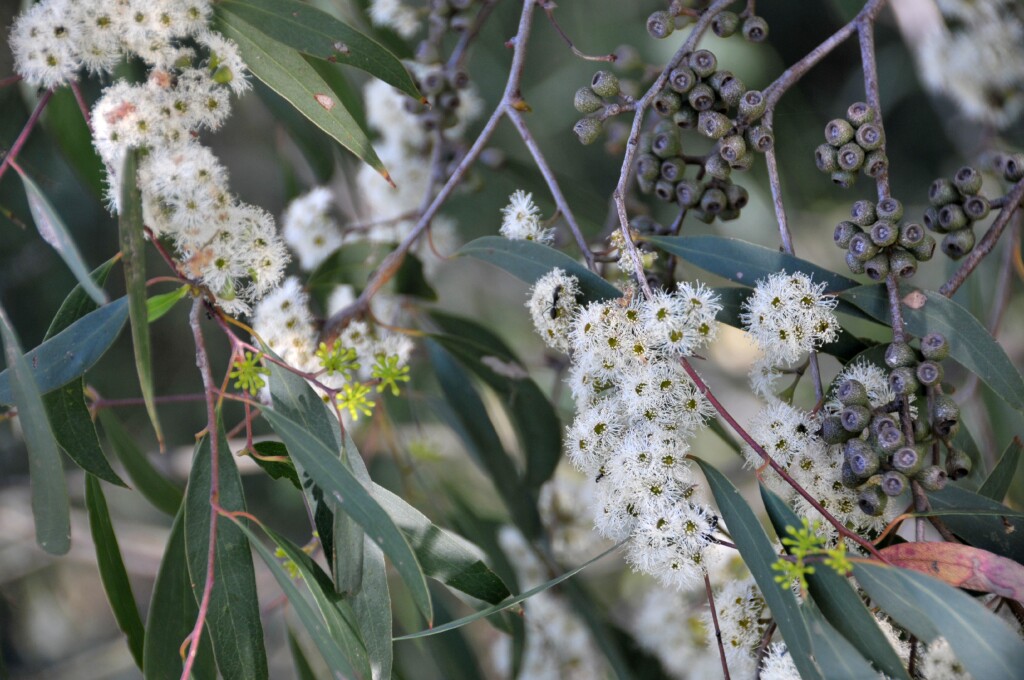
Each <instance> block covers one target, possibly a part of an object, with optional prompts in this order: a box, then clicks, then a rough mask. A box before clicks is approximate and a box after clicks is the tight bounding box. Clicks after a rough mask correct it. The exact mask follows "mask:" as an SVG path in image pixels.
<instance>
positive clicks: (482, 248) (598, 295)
mask: <svg viewBox="0 0 1024 680" xmlns="http://www.w3.org/2000/svg"><path fill="white" fill-rule="evenodd" d="M456 254H457V255H463V256H465V255H468V256H469V257H473V258H476V259H478V260H483V261H484V262H489V263H490V264H493V265H496V266H498V267H501V268H502V269H504V270H505V271H507V272H508V273H509V274H512V276H515V277H516V278H518V279H520V280H521V281H525V282H526V283H529V284H532V283H533V282H534V281H536V280H537V279H539V278H540V277H542V276H544V275H545V274H547V273H548V272H550V271H551V270H552V269H555V268H558V269H562V270H564V271H565V273H567V274H572V275H573V276H575V277H576V278H578V279H579V281H580V291H581V293H582V296H583V300H584V301H587V302H589V301H591V300H612V299H615V298H618V297H622V291H620V290H619V289H618V288H616V287H615V286H613V285H612V284H610V283H608V282H607V281H605V280H604V279H602V278H601V277H600V276H598V275H597V274H595V273H594V272H592V271H590V270H589V269H587V267H586V265H582V264H580V263H579V262H577V261H576V260H574V259H572V258H571V257H569V256H568V255H566V254H565V253H563V252H561V251H558V250H555V249H554V248H550V247H548V246H545V245H541V244H540V243H537V242H536V241H510V240H508V239H507V238H502V237H501V236H483V237H481V238H478V239H476V240H473V241H470V242H469V243H467V244H466V245H464V246H462V247H461V248H459V251H458V253H456Z"/></svg>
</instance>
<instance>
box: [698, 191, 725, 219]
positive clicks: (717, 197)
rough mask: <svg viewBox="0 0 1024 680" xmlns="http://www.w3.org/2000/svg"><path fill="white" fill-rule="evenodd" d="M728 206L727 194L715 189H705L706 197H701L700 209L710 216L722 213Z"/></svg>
mask: <svg viewBox="0 0 1024 680" xmlns="http://www.w3.org/2000/svg"><path fill="white" fill-rule="evenodd" d="M728 204H729V199H728V198H727V197H726V195H725V192H724V191H722V190H721V189H716V188H714V187H711V188H709V189H705V190H704V195H703V196H701V197H700V209H701V210H703V211H704V212H706V213H708V214H710V215H716V214H718V213H720V212H722V210H724V209H725V207H726V206H727V205H728Z"/></svg>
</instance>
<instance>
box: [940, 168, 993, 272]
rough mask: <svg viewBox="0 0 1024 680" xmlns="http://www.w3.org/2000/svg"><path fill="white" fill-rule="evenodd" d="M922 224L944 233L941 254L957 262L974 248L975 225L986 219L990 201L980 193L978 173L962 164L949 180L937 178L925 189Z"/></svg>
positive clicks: (979, 174)
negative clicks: (926, 202) (925, 203)
mask: <svg viewBox="0 0 1024 680" xmlns="http://www.w3.org/2000/svg"><path fill="white" fill-rule="evenodd" d="M928 202H929V203H931V206H930V207H929V208H928V209H927V210H925V213H924V225H925V226H926V227H928V229H930V230H931V231H934V232H937V233H940V234H945V236H943V237H942V252H944V253H946V255H948V256H949V257H951V258H952V259H954V260H958V259H960V258H961V257H963V256H964V255H966V254H967V253H969V252H971V250H973V249H974V223H975V222H977V221H980V220H983V219H985V218H986V217H988V213H989V210H990V205H989V201H988V199H987V198H985V196H984V195H982V193H981V173H980V172H978V170H977V169H975V168H972V167H970V166H967V165H965V166H964V167H962V168H960V169H959V170H957V171H956V174H954V175H953V178H952V179H946V178H939V179H937V180H935V181H934V182H932V185H931V187H929V189H928Z"/></svg>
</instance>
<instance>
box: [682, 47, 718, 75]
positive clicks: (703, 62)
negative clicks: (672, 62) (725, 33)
mask: <svg viewBox="0 0 1024 680" xmlns="http://www.w3.org/2000/svg"><path fill="white" fill-rule="evenodd" d="M687 65H688V66H689V67H690V68H692V69H693V72H694V73H696V74H697V75H698V76H700V77H701V78H707V77H708V76H710V75H711V74H712V73H714V72H715V69H717V68H718V59H717V58H716V57H715V55H714V53H713V52H712V51H711V50H697V51H696V52H693V53H691V54H690V58H689V59H687Z"/></svg>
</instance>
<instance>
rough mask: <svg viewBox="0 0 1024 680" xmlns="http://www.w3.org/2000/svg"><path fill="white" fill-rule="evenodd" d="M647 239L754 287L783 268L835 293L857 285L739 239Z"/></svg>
mask: <svg viewBox="0 0 1024 680" xmlns="http://www.w3.org/2000/svg"><path fill="white" fill-rule="evenodd" d="M644 240H645V241H648V242H650V243H653V244H654V245H656V246H658V247H659V248H661V249H663V250H665V251H666V252H669V253H672V254H673V255H676V256H678V257H680V258H682V259H683V260H685V261H687V262H689V263H691V264H693V265H696V266H697V267H700V268H701V269H703V270H704V271H707V272H711V273H712V274H717V275H718V276H721V277H722V278H725V279H729V280H730V281H734V282H736V283H739V284H742V285H744V286H749V287H751V288H753V287H754V284H755V283H757V280H758V279H763V278H765V277H767V276H768V275H769V274H774V273H776V272H779V271H782V270H785V271H787V272H796V271H800V272H803V273H805V274H807V275H809V276H811V277H813V278H814V282H815V283H824V284H825V289H826V290H827V291H829V292H831V293H835V292H838V291H841V290H845V289H847V288H852V287H854V286H856V285H857V282H856V281H854V280H853V279H849V278H847V277H845V276H842V275H840V274H836V273H835V272H833V271H830V270H828V269H825V268H824V267H819V266H818V265H816V264H814V263H812V262H808V261H807V260H802V259H800V258H799V257H795V256H793V255H788V254H786V253H783V252H781V251H779V250H773V249H771V248H765V247H764V246H759V245H755V244H753V243H749V242H747V241H741V240H740V239H736V238H726V237H724V236H648V237H645V238H644Z"/></svg>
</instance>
